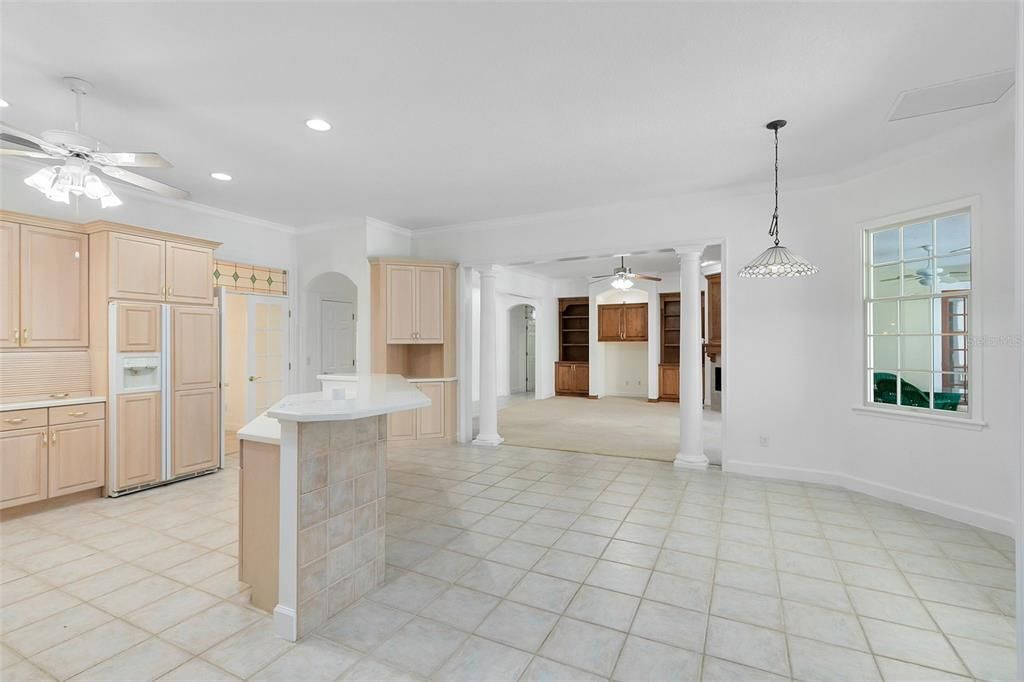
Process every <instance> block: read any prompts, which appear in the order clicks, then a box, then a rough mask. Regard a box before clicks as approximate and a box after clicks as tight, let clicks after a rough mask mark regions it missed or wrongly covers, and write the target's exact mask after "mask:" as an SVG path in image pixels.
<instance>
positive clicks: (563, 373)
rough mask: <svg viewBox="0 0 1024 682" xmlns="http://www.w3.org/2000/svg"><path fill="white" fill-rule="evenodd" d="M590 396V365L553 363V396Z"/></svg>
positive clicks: (582, 363) (583, 363) (584, 363)
mask: <svg viewBox="0 0 1024 682" xmlns="http://www.w3.org/2000/svg"><path fill="white" fill-rule="evenodd" d="M589 394H590V364H589V363H586V362H556V363H555V395H576V396H586V395H589Z"/></svg>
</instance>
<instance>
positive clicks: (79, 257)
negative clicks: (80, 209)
mask: <svg viewBox="0 0 1024 682" xmlns="http://www.w3.org/2000/svg"><path fill="white" fill-rule="evenodd" d="M20 251H21V306H20V308H21V346H22V347H30V348H76V347H86V346H88V345H89V239H88V236H87V235H84V234H81V233H79V232H71V231H68V230H55V229H52V228H49V227H36V226H34V225H22V226H21V235H20Z"/></svg>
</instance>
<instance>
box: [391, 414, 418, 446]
mask: <svg viewBox="0 0 1024 682" xmlns="http://www.w3.org/2000/svg"><path fill="white" fill-rule="evenodd" d="M415 438H416V411H415V410H406V411H405V412H392V413H391V414H389V415H388V440H389V441H401V440H415Z"/></svg>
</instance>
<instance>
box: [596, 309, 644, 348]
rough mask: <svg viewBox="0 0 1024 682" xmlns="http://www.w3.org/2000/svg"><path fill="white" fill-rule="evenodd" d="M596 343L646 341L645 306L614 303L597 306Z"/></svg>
mask: <svg viewBox="0 0 1024 682" xmlns="http://www.w3.org/2000/svg"><path fill="white" fill-rule="evenodd" d="M597 340H598V341H646V340H647V304H646V303H614V304H605V305H599V306H597Z"/></svg>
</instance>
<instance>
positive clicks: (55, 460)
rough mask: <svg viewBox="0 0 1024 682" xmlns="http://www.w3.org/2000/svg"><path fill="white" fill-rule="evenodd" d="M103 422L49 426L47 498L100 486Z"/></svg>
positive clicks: (103, 439) (102, 476)
mask: <svg viewBox="0 0 1024 682" xmlns="http://www.w3.org/2000/svg"><path fill="white" fill-rule="evenodd" d="M104 423H105V422H103V420H94V421H87V422H80V423H72V424H60V425H56V426H54V425H51V426H50V451H49V458H48V459H49V464H48V468H49V486H48V488H49V496H50V497H57V496H59V495H68V494H70V493H76V492H78V491H80V490H90V489H92V488H100V487H102V486H103V483H104V475H103V466H104V464H105V457H104V454H105V447H104V443H105V440H106V439H105V433H104V431H105V429H104Z"/></svg>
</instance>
